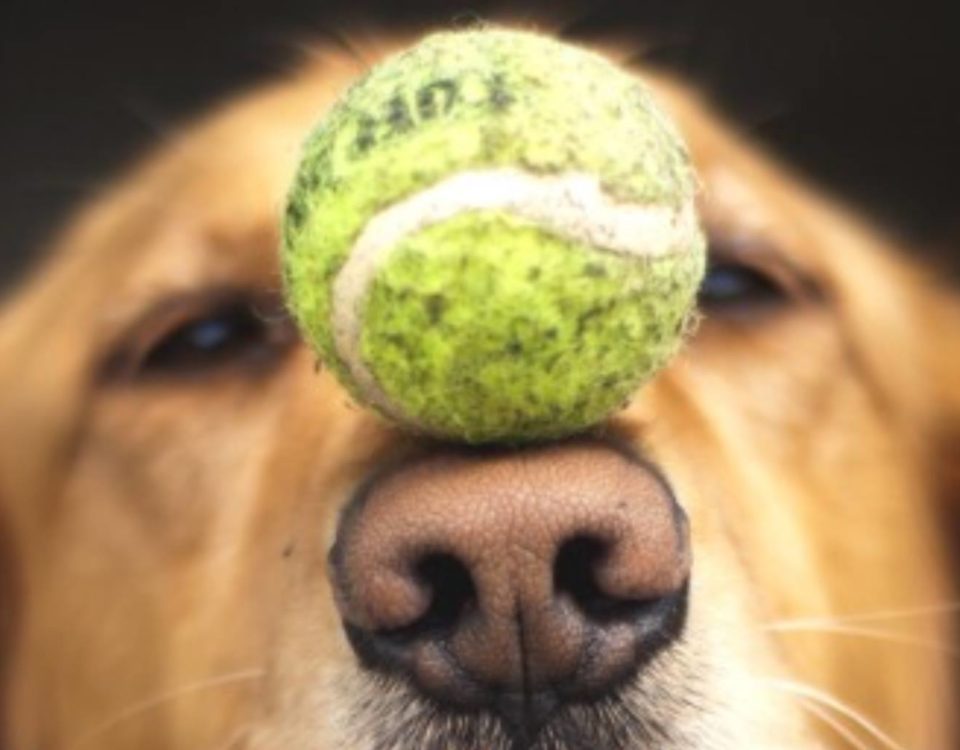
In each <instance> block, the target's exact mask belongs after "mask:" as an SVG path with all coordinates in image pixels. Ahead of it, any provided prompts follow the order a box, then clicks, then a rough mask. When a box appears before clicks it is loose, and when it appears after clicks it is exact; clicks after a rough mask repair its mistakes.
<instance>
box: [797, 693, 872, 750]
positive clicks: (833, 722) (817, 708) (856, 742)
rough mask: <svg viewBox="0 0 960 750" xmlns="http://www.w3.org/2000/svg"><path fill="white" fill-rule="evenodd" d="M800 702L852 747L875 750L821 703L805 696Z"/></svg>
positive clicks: (860, 749)
mask: <svg viewBox="0 0 960 750" xmlns="http://www.w3.org/2000/svg"><path fill="white" fill-rule="evenodd" d="M799 702H800V705H801V706H803V707H804V709H806V710H807V711H809V712H810V713H812V714H813V715H814V716H816V717H817V718H818V719H820V721H822V722H823V723H824V724H826V725H827V726H828V727H830V728H831V729H832V730H833V731H834V732H836V733H837V735H838V736H839V737H841V738H842V739H844V740H846V742H847V744H848V745H850V747H853V748H855V749H856V750H873V749H872V748H871V747H870V746H869V745H868V744H867V743H866V742H864V741H863V740H862V739H861V738H860V737H858V736H857V735H856V734H854V733H853V730H851V729H850V728H849V727H848V726H847V725H846V724H844V723H843V722H842V721H840V720H839V719H837V718H836V717H834V716H833V714H831V713H830V712H829V711H827V710H826V709H825V708H823V707H822V706H821V705H820V704H818V703H815V702H814V701H811V700H804V699H803V698H800V699H799Z"/></svg>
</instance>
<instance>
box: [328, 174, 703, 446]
mask: <svg viewBox="0 0 960 750" xmlns="http://www.w3.org/2000/svg"><path fill="white" fill-rule="evenodd" d="M471 211H504V212H506V213H509V214H511V215H513V216H516V217H518V218H521V219H525V220H527V221H530V222H531V223H533V224H535V225H536V226H538V227H540V228H542V229H544V230H545V231H547V232H550V233H551V234H553V235H556V236H558V237H560V238H562V239H567V240H572V241H575V242H581V243H584V244H587V245H591V246H594V247H597V248H601V249H604V250H608V251H610V252H614V253H618V254H622V255H633V256H637V257H647V258H659V257H664V256H666V255H669V254H671V253H676V252H677V251H678V250H682V249H683V248H684V247H686V246H687V245H688V243H689V241H690V239H691V237H693V236H694V235H695V234H696V232H697V231H698V220H697V217H696V212H695V210H694V205H693V200H692V197H691V199H690V200H689V201H688V202H686V203H685V204H684V205H683V206H681V207H679V208H674V207H673V206H667V205H658V204H647V205H643V204H631V203H621V202H617V201H615V200H614V199H613V198H611V197H610V196H609V195H608V194H607V193H606V192H605V191H604V190H603V187H602V186H601V184H600V181H599V180H598V179H597V178H596V177H595V176H593V175H590V174H585V173H579V172H574V173H566V174H562V175H548V176H541V175H533V174H530V173H528V172H523V171H521V170H519V169H513V168H502V169H490V170H476V171H470V172H462V173H460V174H457V175H454V176H452V177H449V178H447V179H445V180H443V181H441V182H438V183H436V184H434V185H432V186H430V187H428V188H426V189H425V190H422V191H421V192H419V193H415V194H414V195H411V196H410V197H408V198H406V199H404V200H402V201H400V202H398V203H395V204H393V205H392V206H390V207H388V208H386V209H384V210H383V211H381V212H380V213H379V214H377V215H376V216H374V217H373V218H372V219H371V220H370V221H369V222H368V223H367V225H366V227H365V228H364V230H363V231H362V232H361V233H360V236H359V237H358V238H357V240H356V242H355V243H354V245H353V247H352V248H351V250H350V253H349V254H348V255H347V259H346V261H345V262H344V264H343V266H342V267H341V269H340V271H339V273H338V274H337V276H336V279H335V280H334V287H333V309H332V311H331V312H332V319H333V320H332V322H333V338H334V343H335V345H336V348H337V352H338V353H339V355H340V359H341V361H342V362H343V363H344V365H345V366H346V367H347V369H348V370H349V371H350V374H351V375H352V376H353V379H354V382H355V383H356V384H357V385H358V386H359V388H360V390H361V392H362V393H364V395H365V396H366V397H367V399H369V400H370V401H371V402H372V403H373V404H374V405H375V406H377V407H378V408H379V409H380V410H381V411H383V412H384V413H385V414H387V415H388V416H390V417H393V418H394V419H396V420H399V421H403V422H406V423H408V424H413V425H414V426H417V427H421V428H422V427H423V426H424V425H422V424H420V423H419V421H418V420H416V419H415V418H413V416H412V415H410V414H405V413H403V411H402V410H401V409H400V408H399V407H398V406H397V405H396V404H394V403H392V402H391V401H390V400H389V399H388V398H387V396H386V394H385V393H384V392H383V389H382V388H381V387H380V384H379V383H378V382H377V380H376V378H375V377H374V376H373V373H371V372H370V370H369V368H368V367H367V366H366V363H364V361H363V357H362V356H361V353H360V332H361V330H362V326H361V321H360V307H361V305H362V304H363V302H364V297H365V295H366V292H367V289H369V287H370V282H371V281H372V280H373V278H374V277H375V276H376V274H377V271H378V270H379V269H380V267H381V266H382V265H383V263H385V262H386V260H387V259H388V257H389V255H390V253H391V252H392V251H393V249H395V248H396V247H398V246H399V245H400V243H401V242H402V241H403V239H404V238H406V237H408V236H410V235H413V234H416V233H417V232H420V231H422V230H424V229H427V228H428V227H431V226H433V225H435V224H440V223H442V222H444V221H447V220H449V219H452V218H454V217H455V216H457V215H459V214H461V213H466V212H471Z"/></svg>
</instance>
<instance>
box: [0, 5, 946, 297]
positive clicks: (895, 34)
mask: <svg viewBox="0 0 960 750" xmlns="http://www.w3.org/2000/svg"><path fill="white" fill-rule="evenodd" d="M953 4H955V3H952V0H940V2H933V1H932V0H921V1H919V2H911V3H889V4H885V3H882V2H872V3H857V2H844V0H833V1H832V2H831V1H829V0H811V1H810V2H803V1H801V0H741V1H739V2H737V1H735V0H730V1H729V2H718V1H717V0H649V1H647V0H634V1H633V2H631V3H629V4H627V3H623V2H620V3H618V2H579V3H563V4H562V7H560V3H559V2H558V3H555V4H554V5H552V6H548V7H551V8H554V9H555V10H556V9H558V8H559V10H556V12H558V13H559V15H560V16H561V17H562V18H564V19H566V22H567V25H568V27H569V28H570V32H571V34H572V35H573V36H575V37H576V36H583V37H586V38H589V37H592V36H596V35H602V34H603V33H604V32H605V31H616V32H617V33H618V34H619V35H621V36H623V35H624V34H629V35H630V36H631V37H635V38H636V40H637V48H638V50H640V51H643V52H644V57H646V58H648V59H651V60H653V61H654V62H656V63H658V64H660V65H661V66H666V67H668V68H671V69H673V70H677V71H680V72H682V73H684V74H685V75H687V76H688V77H691V78H693V79H694V80H695V81H697V82H698V83H700V85H701V86H702V87H703V88H705V89H706V90H707V91H709V92H711V94H712V95H713V98H714V99H716V100H717V101H718V102H720V103H721V104H722V106H723V107H724V108H725V109H726V110H727V112H728V113H729V114H731V115H732V116H733V117H734V118H735V119H736V120H738V121H739V122H740V124H741V126H742V127H743V128H744V129H746V130H747V131H749V132H751V133H753V134H754V135H755V137H756V138H758V139H760V140H762V141H764V142H766V143H767V144H769V145H770V147H771V148H773V149H774V150H776V151H777V152H779V153H780V154H782V155H783V156H784V157H785V158H786V159H788V160H789V161H791V162H793V163H794V164H795V165H797V166H798V167H799V168H800V169H801V170H802V171H804V172H806V173H808V174H809V175H811V176H812V177H813V178H815V179H817V180H819V181H820V182H822V183H824V184H825V185H827V186H828V187H829V188H830V189H832V190H833V191H835V192H837V193H839V194H841V195H843V196H844V198H846V199H847V200H848V201H849V202H851V203H853V204H855V205H857V206H859V207H860V208H861V209H862V210H865V211H866V212H867V213H868V214H870V215H871V216H872V217H873V218H874V219H875V220H876V221H879V222H880V223H881V224H883V225H885V226H887V227H888V228H890V229H891V230H892V231H895V232H897V233H898V234H900V235H901V236H902V237H903V238H905V239H907V240H909V241H910V242H912V243H913V246H915V247H916V248H917V251H918V252H923V253H925V254H928V255H929V256H930V257H931V258H934V259H935V261H936V262H939V263H942V264H943V266H944V267H945V268H947V269H950V270H952V271H954V272H956V270H957V269H958V268H960V145H958V143H957V134H958V132H960V82H958V78H960V41H958V38H957V34H956V31H957V28H958V27H957V24H956V23H955V22H954V19H953V18H952V13H951V10H952V9H951V5H953ZM501 5H503V4H501ZM508 7H510V6H508ZM527 7H530V8H531V10H530V15H531V16H532V15H533V8H534V6H527ZM491 10H495V9H494V8H492V6H491V5H490V4H488V3H482V2H466V1H464V2H444V3H436V2H435V3H425V2H424V3H398V2H393V3H389V4H387V3H380V4H379V5H378V4H377V3H365V4H363V5H360V4H359V3H358V2H352V3H349V4H348V3H342V2H321V1H320V0H269V2H264V1H260V2H255V1H254V0H230V1H229V2H226V1H223V2H210V1H205V0H194V1H193V2H188V1H186V0H166V2H156V3H150V2H145V3H138V2H130V1H129V0H127V1H126V2H93V1H91V2H71V1H70V0H63V1H62V2H44V1H43V0H29V1H24V0H0V103H2V104H0V106H2V112H0V114H2V117H0V287H2V286H5V285H9V284H10V283H11V282H12V281H13V280H14V279H16V278H17V277H18V275H19V274H20V272H22V270H23V269H24V268H26V267H27V266H28V264H29V262H30V260H31V259H32V258H34V257H36V248H37V247H39V246H42V244H43V242H44V240H45V239H46V238H48V237H49V236H50V234H51V233H52V232H53V231H54V230H55V229H56V227H57V226H58V225H59V223H60V222H61V221H62V220H63V218H64V216H65V213H66V211H67V210H68V209H69V207H70V206H72V205H75V204H77V203H78V202H79V201H81V200H83V198H84V197H85V196H87V195H89V194H90V193H91V192H92V191H95V190H96V188H97V186H98V185H100V184H102V183H103V181H104V180H106V179H107V178H108V177H109V176H110V174H111V173H112V172H114V171H115V170H116V169H117V168H118V167H119V166H120V165H121V164H123V163H124V162H125V161H127V160H129V159H130V158H131V157H133V156H134V155H136V154H137V153H139V152H141V151H142V150H144V149H146V148H147V147H149V146H150V145H151V144H153V143H155V142H156V141H157V140H158V139H160V138H162V137H163V136H164V134H165V133H168V132H169V131H170V130H171V129H172V128H175V127H176V125H177V124H178V123H182V122H184V121H185V120H186V119H188V118H189V117H190V116H191V115H193V114H195V113H198V112H200V111H201V110H203V108H204V107H205V106H206V105H208V104H209V103H210V102H211V101H212V100H215V99H216V98H217V97H222V96H224V95H226V94H227V93H229V92H231V91H235V90H237V89H239V88H241V87H242V86H244V85H247V84H249V83H251V82H253V81H256V80H262V79H264V78H267V77H270V76H272V75H276V74H278V73H280V72H282V71H283V70H285V69H288V68H289V65H290V64H291V63H292V62H293V61H294V60H295V59H296V57H297V54H298V52H297V48H298V45H299V44H300V43H301V42H302V41H304V40H308V39H310V38H311V37H314V38H317V37H322V36H324V35H327V34H329V33H331V32H335V31H336V30H338V29H340V28H342V27H343V26H345V25H348V24H349V22H350V18H351V17H356V16H363V15H365V14H369V16H370V17H372V18H375V19H377V21H378V23H379V24H380V25H381V26H382V27H384V28H387V29H389V28H390V26H391V24H398V23H402V22H410V21H417V20H428V21H433V22H462V21H463V20H464V19H470V18H472V17H476V16H479V17H486V16H487V15H488V14H489V13H490V12H491ZM512 10H513V11H514V12H519V13H520V14H521V15H522V14H525V13H527V11H526V10H525V6H523V5H522V4H521V5H520V6H519V8H518V5H517V4H513V5H512ZM348 12H349V15H348Z"/></svg>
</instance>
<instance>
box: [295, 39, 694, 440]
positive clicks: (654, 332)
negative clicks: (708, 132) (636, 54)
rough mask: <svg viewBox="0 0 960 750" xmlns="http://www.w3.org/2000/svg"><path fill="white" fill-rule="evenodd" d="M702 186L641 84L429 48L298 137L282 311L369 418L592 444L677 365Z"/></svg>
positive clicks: (492, 436) (574, 59)
mask: <svg viewBox="0 0 960 750" xmlns="http://www.w3.org/2000/svg"><path fill="white" fill-rule="evenodd" d="M694 193H695V179H694V175H693V172H692V169H691V166H690V163H689V158H688V155H687V152H686V149H685V147H684V145H683V143H682V141H681V139H680V138H679V136H678V134H677V133H676V131H675V130H674V128H673V126H672V124H671V123H670V122H669V121H668V120H667V118H666V117H665V116H664V115H663V114H662V113H661V111H660V110H659V109H658V108H657V106H656V105H655V103H654V102H653V101H652V99H651V97H650V94H649V93H648V91H647V89H646V88H645V87H644V85H642V84H641V83H640V82H639V81H638V80H637V79H636V78H635V77H634V76H633V75H629V74H627V73H625V72H624V71H622V70H620V69H619V68H617V67H616V66H614V65H613V64H612V63H610V62H608V61H607V60H605V59H604V58H602V57H600V56H598V55H596V54H595V53H592V52H588V51H586V50H583V49H580V48H577V47H573V46H568V45H566V44H561V43H559V42H556V41H554V40H551V39H548V38H546V37H542V36H539V35H536V34H532V33H527V32H517V31H508V30H500V29H484V30H470V31H457V32H446V33H438V34H435V35H432V36H428V37H427V38H426V39H424V40H423V41H422V42H421V43H420V44H419V45H417V46H416V47H414V48H412V49H410V50H409V51H406V52H404V53H402V54H400V55H398V56H397V57H395V58H393V59H391V60H388V61H387V62H385V63H383V64H381V65H380V66H379V67H376V68H374V69H373V70H372V71H371V72H370V73H368V74H367V75H366V77H365V78H363V79H362V80H361V81H360V82H359V83H357V84H355V85H354V86H353V87H352V88H350V89H349V90H348V91H347V92H346V93H345V94H344V95H343V96H342V97H341V98H340V99H339V101H337V102H336V103H335V104H334V105H333V106H332V108H331V109H330V110H329V111H328V112H327V114H326V116H325V117H324V118H323V120H322V121H321V122H320V124H319V126H318V127H317V128H316V129H315V130H314V131H313V133H312V134H311V135H310V136H309V137H308V139H307V141H306V143H305V146H304V150H303V155H302V162H301V164H300V166H299V169H298V171H297V174H296V178H295V180H294V184H293V187H292V189H291V191H290V194H289V198H288V203H287V209H286V214H285V220H284V231H283V271H284V282H285V290H286V295H287V300H288V304H289V307H290V308H291V310H292V312H293V315H294V317H295V318H296V320H297V321H298V323H299V325H300V327H301V329H302V331H303V333H304V335H305V338H306V339H307V340H308V341H309V342H310V344H311V345H312V346H314V347H315V348H316V350H317V352H318V354H319V356H320V358H321V359H322V361H323V362H325V363H326V364H327V365H328V366H329V367H330V368H331V369H332V370H333V372H334V373H335V374H336V375H337V376H338V377H339V379H340V380H341V381H342V382H343V384H344V385H345V386H346V387H347V388H348V390H349V391H350V392H351V393H352V394H353V395H354V397H355V398H356V399H357V400H359V401H360V402H362V403H364V404H368V405H372V406H373V407H375V408H376V409H377V410H379V411H380V412H381V413H382V414H384V415H386V416H387V417H389V418H392V419H393V420H395V421H396V422H398V423H399V424H400V425H403V426H405V427H407V428H410V429H412V430H415V431H417V432H419V433H424V434H428V435H432V436H437V437H440V438H446V439H455V440H462V441H466V442H471V443H486V442H504V443H522V442H527V441H536V440H544V439H550V438H557V437H562V436H565V435H570V434H572V433H576V432H578V431H581V430H583V429H585V428H587V427H589V426H591V425H594V424H596V423H598V422H599V421H601V420H602V419H604V418H605V417H606V416H608V415H609V414H610V413H611V412H613V411H614V410H616V409H617V408H618V407H620V406H621V405H623V404H624V403H625V402H626V401H627V400H628V399H629V398H630V396H631V394H632V393H633V392H634V391H635V389H636V388H637V387H638V386H640V385H641V384H642V383H643V382H644V381H645V380H647V379H649V378H650V377H651V376H652V375H653V374H654V373H655V372H656V371H657V370H658V369H659V368H661V367H662V366H663V365H664V364H665V363H666V361H667V360H668V359H669V358H670V356H671V355H672V354H673V353H674V352H675V351H676V350H677V348H678V346H679V344H680V342H681V339H682V337H683V332H684V330H685V328H686V324H687V321H688V318H689V316H690V315H691V309H692V307H693V304H694V298H695V293H696V289H697V286H698V283H699V280H700V278H701V275H702V273H703V268H704V246H705V243H704V239H703V236H702V233H701V231H700V227H699V222H698V219H697V217H696V214H695V210H694Z"/></svg>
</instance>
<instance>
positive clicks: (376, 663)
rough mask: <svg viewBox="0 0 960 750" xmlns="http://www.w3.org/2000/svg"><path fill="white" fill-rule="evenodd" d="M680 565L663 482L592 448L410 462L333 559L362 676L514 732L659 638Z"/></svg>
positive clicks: (382, 483) (675, 594) (623, 671)
mask: <svg viewBox="0 0 960 750" xmlns="http://www.w3.org/2000/svg"><path fill="white" fill-rule="evenodd" d="M689 567H690V557H689V547H688V540H687V529H686V520H685V516H684V515H683V512H682V510H680V508H679V507H678V506H677V504H676V502H675V501H674V500H673V497H672V495H671V493H670V491H669V489H668V488H667V486H666V485H665V483H664V482H663V481H662V480H661V479H660V478H659V477H658V475H657V474H656V473H655V472H654V471H652V470H651V469H650V468H648V467H647V466H645V465H643V464H642V463H640V462H638V461H636V460H633V459H632V458H630V457H629V456H627V455H625V454H623V453H621V452H619V451H615V450H613V449H611V448H610V447H608V446H606V445H602V444H598V443H570V444H565V445H557V446H551V447H544V448H538V449H535V450H527V451H519V452H503V453H499V454H491V453H476V454H465V453H459V454H445V455H435V456H432V457H430V458H428V459H424V460H420V461H418V462H415V463H413V464H411V465H408V466H406V467H404V468H402V469H400V470H398V471H396V472H394V473H392V474H389V475H387V476H385V477H383V478H381V479H380V480H379V481H376V482H374V483H373V484H372V486H371V487H370V488H369V489H368V491H367V492H366V493H365V494H364V495H363V496H362V497H360V498H358V499H357V500H356V501H355V502H354V504H353V505H352V506H351V507H350V508H349V509H348V511H347V513H346V514H345V516H344V518H343V520H342V522H341V526H340V529H339V532H338V535H337V541H336V544H335V546H334V550H333V553H332V555H331V574H332V578H333V582H334V588H335V590H336V593H337V598H338V603H339V606H340V609H341V614H342V616H343V619H344V622H345V624H346V627H347V632H348V634H349V635H350V637H351V641H352V642H353V644H354V646H355V648H356V649H357V651H358V653H359V654H360V656H361V658H363V660H364V661H365V662H366V663H367V664H368V666H372V667H374V668H378V669H387V670H390V671H394V672H400V673H403V674H405V675H407V676H408V677H410V678H411V680H412V681H413V683H414V684H415V685H417V687H418V688H419V689H421V690H423V691H425V692H426V693H428V694H429V695H432V696H433V697H435V698H438V699H440V700H441V701H444V702H447V703H454V704H458V705H461V706H464V707H467V708H490V709H491V710H495V711H497V712H498V713H500V714H501V715H503V716H504V717H505V718H508V719H517V720H521V717H518V716H515V715H514V714H516V713H517V712H520V713H522V714H524V716H523V717H522V721H524V723H529V721H530V720H532V719H533V718H534V717H533V716H531V715H530V714H531V712H532V713H537V712H540V713H544V712H547V713H548V712H549V711H550V710H551V707H552V706H555V705H557V703H558V702H563V701H565V700H583V699H589V698H591V697H595V696H599V695H602V694H603V693H604V692H605V691H607V690H608V689H610V688H611V687H613V686H615V685H616V684H617V683H619V682H621V681H622V680H623V679H625V678H626V677H628V676H629V675H631V674H633V673H634V671H635V670H636V669H638V668H639V667H640V666H641V665H642V663H643V662H645V661H646V660H647V659H649V658H650V657H651V656H652V655H653V654H654V653H655V652H656V651H657V650H659V649H660V648H661V647H662V646H663V645H665V644H666V643H668V642H669V641H670V640H671V639H672V638H673V637H674V636H675V635H676V634H677V633H678V632H679V630H680V628H681V626H682V623H683V617H684V611H685V593H686V582H687V579H688V575H689Z"/></svg>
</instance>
